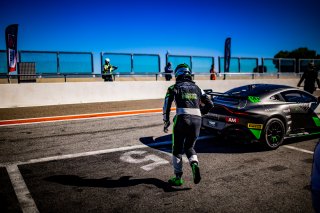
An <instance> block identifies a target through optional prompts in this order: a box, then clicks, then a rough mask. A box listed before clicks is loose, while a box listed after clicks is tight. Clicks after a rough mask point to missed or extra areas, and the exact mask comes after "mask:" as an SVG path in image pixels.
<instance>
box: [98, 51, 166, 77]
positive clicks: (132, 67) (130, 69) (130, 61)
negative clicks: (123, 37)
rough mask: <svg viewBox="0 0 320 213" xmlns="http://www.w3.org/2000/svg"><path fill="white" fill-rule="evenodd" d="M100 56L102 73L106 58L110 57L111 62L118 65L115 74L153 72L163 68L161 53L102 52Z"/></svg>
mask: <svg viewBox="0 0 320 213" xmlns="http://www.w3.org/2000/svg"><path fill="white" fill-rule="evenodd" d="M100 58H101V73H103V66H104V63H105V62H104V61H105V59H106V58H109V59H110V64H112V65H113V66H117V67H118V69H117V70H115V74H126V75H128V74H138V75H141V74H143V73H144V74H153V73H159V72H160V69H161V68H160V66H161V65H160V55H159V54H143V53H111V52H102V53H101V55H100Z"/></svg>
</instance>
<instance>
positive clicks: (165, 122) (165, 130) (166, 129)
mask: <svg viewBox="0 0 320 213" xmlns="http://www.w3.org/2000/svg"><path fill="white" fill-rule="evenodd" d="M169 126H170V121H164V127H163V131H164V132H165V133H167V132H168V128H169Z"/></svg>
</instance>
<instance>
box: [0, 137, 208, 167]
mask: <svg viewBox="0 0 320 213" xmlns="http://www.w3.org/2000/svg"><path fill="white" fill-rule="evenodd" d="M208 138H213V136H202V137H199V138H198V140H204V139H208ZM171 143H172V142H171V141H163V142H156V143H150V144H140V145H134V146H125V147H118V148H112V149H104V150H97V151H90V152H82V153H75V154H66V155H57V156H50V157H44V158H37V159H30V160H27V161H18V162H9V163H5V164H0V167H1V166H2V167H5V166H7V165H12V164H14V165H23V164H33V163H41V162H48V161H55V160H64V159H71V158H77V157H86V156H91V155H100V154H107V153H112V152H120V151H127V150H132V149H142V148H146V147H157V146H163V145H170V144H171Z"/></svg>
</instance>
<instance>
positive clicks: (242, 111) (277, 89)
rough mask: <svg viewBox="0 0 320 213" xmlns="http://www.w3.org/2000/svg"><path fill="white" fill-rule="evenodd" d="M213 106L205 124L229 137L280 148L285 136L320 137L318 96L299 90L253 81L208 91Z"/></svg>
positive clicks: (204, 118) (206, 126) (203, 125)
mask: <svg viewBox="0 0 320 213" xmlns="http://www.w3.org/2000/svg"><path fill="white" fill-rule="evenodd" d="M205 92H206V93H207V94H208V95H210V96H212V100H213V103H214V107H213V108H212V109H211V110H210V111H209V113H207V114H205V115H203V119H202V127H203V128H204V129H207V130H212V131H215V132H216V133H218V135H220V136H221V135H223V136H224V137H227V138H228V139H232V138H233V139H236V140H237V141H239V140H240V141H243V142H260V143H263V144H264V145H265V146H266V147H267V148H269V149H276V148H278V147H279V146H280V145H281V144H282V143H283V140H284V139H285V138H288V137H303V136H307V135H319V136H320V119H319V117H318V115H317V114H316V113H315V109H316V108H317V107H318V105H319V98H316V97H314V96H313V95H311V94H310V93H308V92H305V91H302V90H300V89H297V88H294V87H290V86H286V85H275V84H250V85H245V86H241V87H237V88H233V89H231V90H229V91H227V92H225V93H216V92H212V90H205Z"/></svg>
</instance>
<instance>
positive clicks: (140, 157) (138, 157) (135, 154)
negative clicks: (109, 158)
mask: <svg viewBox="0 0 320 213" xmlns="http://www.w3.org/2000/svg"><path fill="white" fill-rule="evenodd" d="M146 153H147V151H138V150H135V151H130V152H126V153H124V154H123V155H122V156H121V157H120V159H121V160H122V161H124V162H127V163H135V164H138V163H146V162H150V161H152V163H149V164H147V165H144V166H142V167H141V169H144V170H146V171H150V170H152V169H154V168H156V167H157V166H160V165H164V164H168V163H169V161H167V160H165V159H163V158H160V157H158V156H156V155H152V154H151V155H146Z"/></svg>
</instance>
